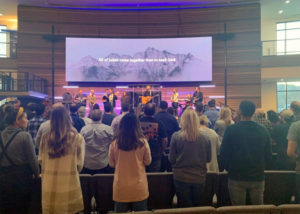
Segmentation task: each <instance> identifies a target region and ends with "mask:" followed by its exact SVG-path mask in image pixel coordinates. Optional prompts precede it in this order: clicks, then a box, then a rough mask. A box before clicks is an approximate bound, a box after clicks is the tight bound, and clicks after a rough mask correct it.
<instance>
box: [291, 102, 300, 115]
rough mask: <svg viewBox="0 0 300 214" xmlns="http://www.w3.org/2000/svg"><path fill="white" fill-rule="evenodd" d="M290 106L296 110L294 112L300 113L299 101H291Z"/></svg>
mask: <svg viewBox="0 0 300 214" xmlns="http://www.w3.org/2000/svg"><path fill="white" fill-rule="evenodd" d="M290 108H291V110H292V111H293V112H294V114H300V102H298V101H293V102H291V105H290Z"/></svg>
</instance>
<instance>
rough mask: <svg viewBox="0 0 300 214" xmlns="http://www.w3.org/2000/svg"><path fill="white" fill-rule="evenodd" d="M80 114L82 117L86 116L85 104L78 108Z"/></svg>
mask: <svg viewBox="0 0 300 214" xmlns="http://www.w3.org/2000/svg"><path fill="white" fill-rule="evenodd" d="M78 115H79V117H81V118H84V117H85V116H86V109H85V107H84V106H80V108H79V109H78Z"/></svg>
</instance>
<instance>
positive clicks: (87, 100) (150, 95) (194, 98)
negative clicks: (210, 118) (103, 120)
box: [62, 85, 203, 116]
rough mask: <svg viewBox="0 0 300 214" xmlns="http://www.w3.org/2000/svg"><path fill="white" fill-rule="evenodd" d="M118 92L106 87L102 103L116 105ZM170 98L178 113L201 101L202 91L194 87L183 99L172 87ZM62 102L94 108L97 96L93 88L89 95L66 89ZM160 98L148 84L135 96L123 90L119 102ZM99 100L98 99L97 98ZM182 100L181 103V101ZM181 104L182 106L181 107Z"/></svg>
mask: <svg viewBox="0 0 300 214" xmlns="http://www.w3.org/2000/svg"><path fill="white" fill-rule="evenodd" d="M119 93H120V92H114V89H113V88H108V89H106V90H105V93H104V95H103V96H102V99H101V101H102V103H103V104H105V103H110V104H111V106H112V109H113V108H114V107H116V100H118V95H119ZM170 98H171V102H172V108H173V110H174V115H176V116H177V115H178V108H179V107H181V108H183V110H184V109H185V108H187V107H189V106H192V105H193V104H197V103H202V101H203V93H202V92H201V91H200V87H196V88H195V92H194V93H193V95H191V94H187V95H186V97H185V98H184V99H179V93H178V90H177V88H174V89H173V93H172V96H171V97H170ZM62 99H63V103H64V104H65V105H67V106H68V105H70V104H72V103H76V104H77V105H78V106H87V104H88V106H89V108H90V109H94V107H95V105H98V104H97V97H96V94H95V91H94V90H93V89H91V90H90V93H89V95H86V94H84V93H83V91H82V90H81V89H80V90H79V93H78V94H76V95H75V96H74V99H73V95H72V93H71V91H70V89H66V91H65V93H64V94H63V95H62ZM160 100H161V92H160V91H153V90H152V87H151V86H150V85H147V86H146V87H145V91H144V92H143V93H142V94H141V96H136V94H135V93H132V92H126V91H124V92H123V93H122V95H121V97H120V101H121V104H124V103H126V104H129V106H131V107H137V106H139V105H145V104H147V103H149V102H153V103H156V104H158V103H159V102H160ZM98 101H99V100H98ZM181 101H183V103H181ZM182 106H183V107H182Z"/></svg>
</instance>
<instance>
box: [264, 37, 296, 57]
mask: <svg viewBox="0 0 300 214" xmlns="http://www.w3.org/2000/svg"><path fill="white" fill-rule="evenodd" d="M293 44H294V45H293ZM299 44H300V38H299V39H285V40H267V41H262V56H279V55H295V54H300V45H299Z"/></svg>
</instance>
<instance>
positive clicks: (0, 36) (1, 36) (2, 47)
mask: <svg viewBox="0 0 300 214" xmlns="http://www.w3.org/2000/svg"><path fill="white" fill-rule="evenodd" d="M3 30H6V26H4V25H0V57H6V55H7V44H6V43H7V35H6V32H5V31H3Z"/></svg>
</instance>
